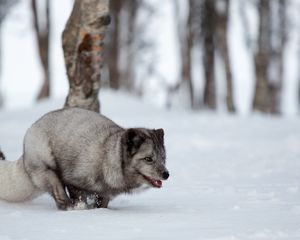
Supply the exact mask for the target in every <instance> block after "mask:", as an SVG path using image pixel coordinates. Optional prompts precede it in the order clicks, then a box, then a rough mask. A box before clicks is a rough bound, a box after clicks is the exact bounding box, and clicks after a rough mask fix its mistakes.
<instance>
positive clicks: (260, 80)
mask: <svg viewBox="0 0 300 240" xmlns="http://www.w3.org/2000/svg"><path fill="white" fill-rule="evenodd" d="M258 8H259V36H258V51H257V53H256V54H255V73H256V86H255V96H254V103H253V109H254V110H258V111H262V112H269V106H270V99H269V89H268V76H267V69H268V61H269V59H270V2H269V1H268V0H260V2H259V5H258Z"/></svg>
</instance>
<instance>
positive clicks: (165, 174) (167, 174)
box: [162, 171, 170, 180]
mask: <svg viewBox="0 0 300 240" xmlns="http://www.w3.org/2000/svg"><path fill="white" fill-rule="evenodd" d="M169 176H170V174H169V173H168V172H167V171H164V172H163V174H162V177H163V179H164V180H167V179H168V178H169Z"/></svg>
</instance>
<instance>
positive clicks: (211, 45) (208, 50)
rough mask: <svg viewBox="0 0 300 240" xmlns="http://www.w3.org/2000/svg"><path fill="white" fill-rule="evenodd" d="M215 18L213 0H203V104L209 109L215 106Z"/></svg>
mask: <svg viewBox="0 0 300 240" xmlns="http://www.w3.org/2000/svg"><path fill="white" fill-rule="evenodd" d="M215 18H216V9H215V1H214V0H204V4H203V22H202V34H203V41H204V46H203V48H204V49H203V50H204V54H203V63H204V75H205V84H204V106H205V107H207V108H209V109H215V108H216V83H215V73H214V70H215V42H214V41H215V40H214V32H215Z"/></svg>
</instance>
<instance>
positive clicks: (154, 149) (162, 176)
mask: <svg viewBox="0 0 300 240" xmlns="http://www.w3.org/2000/svg"><path fill="white" fill-rule="evenodd" d="M123 140H124V142H123V144H124V146H125V147H124V155H125V156H124V163H123V164H124V166H123V168H124V169H125V170H126V171H127V172H130V175H131V176H132V177H133V178H134V181H135V182H136V183H137V184H143V183H144V184H146V185H148V186H150V187H155V188H160V187H162V180H167V179H168V178H169V172H168V170H167V168H166V151H165V146H164V131H163V129H157V130H150V129H145V128H130V129H127V130H126V132H125V134H124V136H123Z"/></svg>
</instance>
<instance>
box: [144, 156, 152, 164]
mask: <svg viewBox="0 0 300 240" xmlns="http://www.w3.org/2000/svg"><path fill="white" fill-rule="evenodd" d="M144 160H145V161H146V162H147V163H153V159H152V158H151V157H145V158H144Z"/></svg>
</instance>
